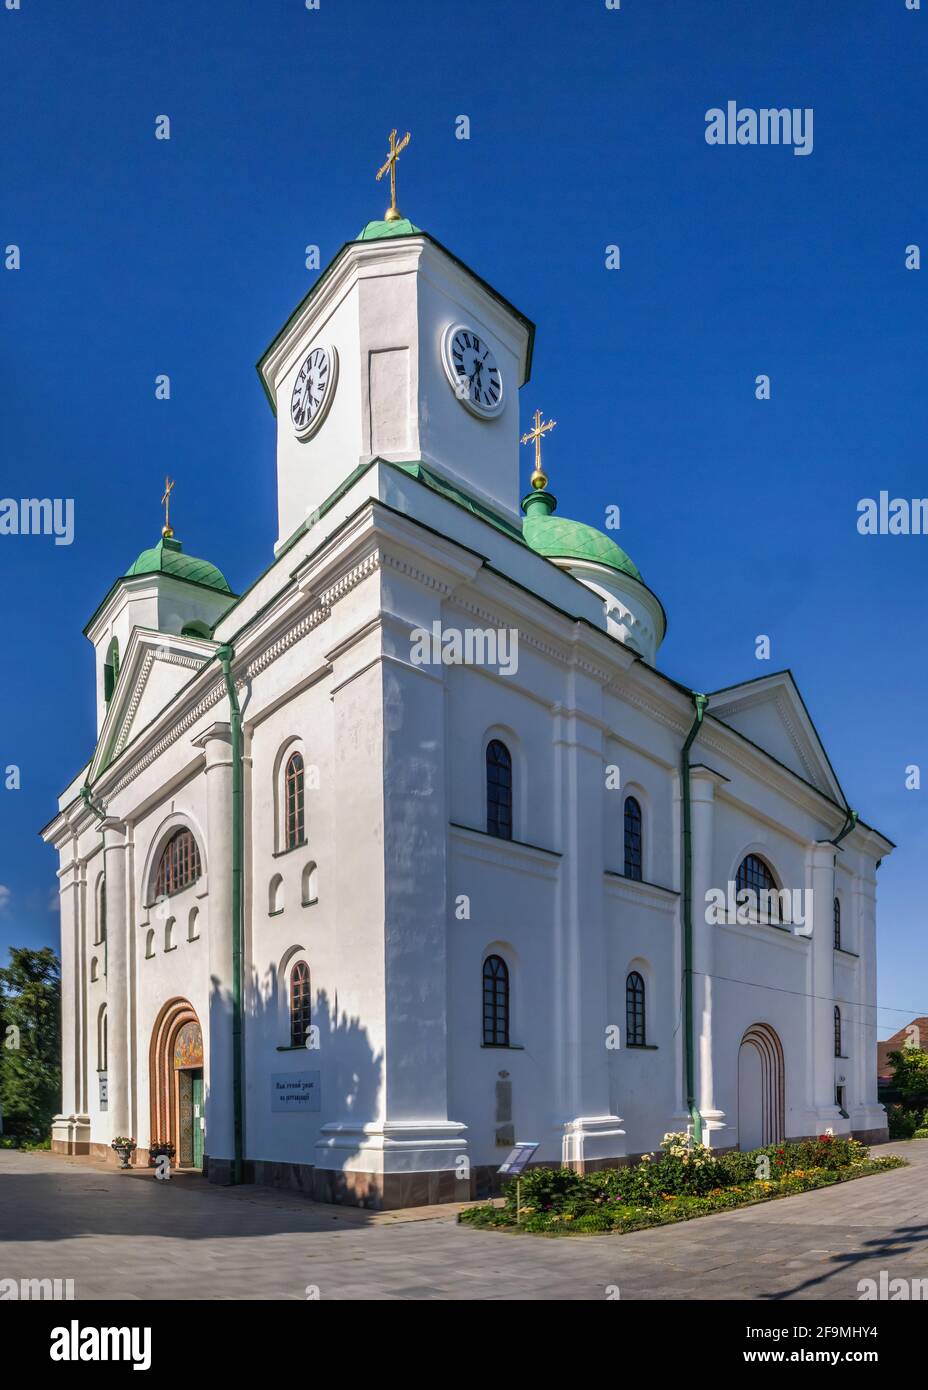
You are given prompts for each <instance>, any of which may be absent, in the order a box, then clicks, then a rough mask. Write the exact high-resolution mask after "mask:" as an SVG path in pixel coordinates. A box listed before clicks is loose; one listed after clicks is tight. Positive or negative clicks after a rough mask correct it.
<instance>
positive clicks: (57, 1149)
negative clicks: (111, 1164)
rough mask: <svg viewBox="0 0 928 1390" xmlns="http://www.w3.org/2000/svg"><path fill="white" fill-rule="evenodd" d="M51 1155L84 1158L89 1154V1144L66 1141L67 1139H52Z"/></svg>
mask: <svg viewBox="0 0 928 1390" xmlns="http://www.w3.org/2000/svg"><path fill="white" fill-rule="evenodd" d="M52 1153H53V1154H83V1155H84V1156H86V1155H87V1154H89V1153H90V1144H89V1143H83V1142H80V1141H73V1140H67V1139H53V1140H52Z"/></svg>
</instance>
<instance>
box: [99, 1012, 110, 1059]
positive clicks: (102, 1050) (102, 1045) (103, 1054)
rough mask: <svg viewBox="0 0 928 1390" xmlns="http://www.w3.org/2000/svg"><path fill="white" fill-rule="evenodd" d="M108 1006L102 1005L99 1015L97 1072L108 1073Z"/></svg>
mask: <svg viewBox="0 0 928 1390" xmlns="http://www.w3.org/2000/svg"><path fill="white" fill-rule="evenodd" d="M107 1052H108V1046H107V1036H106V1005H105V1004H101V1005H100V1012H99V1013H98V1014H97V1071H106V1066H107Z"/></svg>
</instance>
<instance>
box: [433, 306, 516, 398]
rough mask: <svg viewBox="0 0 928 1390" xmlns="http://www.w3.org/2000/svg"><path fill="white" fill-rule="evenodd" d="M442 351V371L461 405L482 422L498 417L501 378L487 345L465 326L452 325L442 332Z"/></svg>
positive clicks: (501, 387)
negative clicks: (443, 364) (443, 368)
mask: <svg viewBox="0 0 928 1390" xmlns="http://www.w3.org/2000/svg"><path fill="white" fill-rule="evenodd" d="M442 347H443V357H444V363H445V371H446V373H447V375H448V380H449V381H450V382H451V387H452V390H453V391H454V394H455V395H456V396H457V398H458V400H459V401H460V402H461V404H462V405H464V406H466V407H467V409H468V410H469V411H471V413H472V414H473V415H480V416H482V417H483V418H484V419H489V418H491V417H492V416H494V415H498V414H499V413H500V411H501V410H502V408H503V378H502V375H501V373H500V370H499V367H498V366H497V362H496V358H495V356H494V355H493V349H492V348H491V347H490V345H489V343H488V342H486V340H485V339H484V338H481V337H480V335H479V333H475V332H474V330H473V329H472V328H469V327H467V326H466V325H465V324H455V325H453V326H452V327H451V328H449V329H448V330H447V331H446V333H445V336H444V341H443V344H442Z"/></svg>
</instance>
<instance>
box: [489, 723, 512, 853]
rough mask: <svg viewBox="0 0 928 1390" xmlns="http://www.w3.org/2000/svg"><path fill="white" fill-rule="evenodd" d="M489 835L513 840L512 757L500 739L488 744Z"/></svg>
mask: <svg viewBox="0 0 928 1390" xmlns="http://www.w3.org/2000/svg"><path fill="white" fill-rule="evenodd" d="M487 834H488V835H495V836H496V837H497V838H498V839H500V840H511V839H512V757H511V755H510V752H509V749H508V748H507V747H506V745H505V743H502V742H501V741H500V740H499V739H498V738H493V739H491V740H490V742H489V743H488V744H487Z"/></svg>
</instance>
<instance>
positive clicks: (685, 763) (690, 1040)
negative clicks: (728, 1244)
mask: <svg viewBox="0 0 928 1390" xmlns="http://www.w3.org/2000/svg"><path fill="white" fill-rule="evenodd" d="M691 693H692V696H693V704H694V705H695V707H696V718H695V719H694V720H693V727H692V728H691V729H690V731H689V733H688V734H687V738H686V742H685V743H684V745H683V752H682V754H681V757H680V777H681V782H682V793H683V998H684V1013H685V1018H684V1030H683V1047H684V1056H685V1058H686V1108H687V1110H688V1111H689V1116H690V1120H691V1122H692V1125H693V1141H694V1143H696V1144H701V1143H702V1116H701V1115H700V1113H699V1108H698V1106H697V1104H696V1040H695V1037H694V1035H693V829H692V813H691V809H690V748H691V747H692V746H693V740H694V739H695V738H696V735H697V734H698V733H699V730H700V727H701V726H702V721H703V716H704V714H705V712H706V706H707V705H708V703H709V697H708V695H699V694H697V692H696V691H695V690H694V691H692V692H691Z"/></svg>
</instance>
